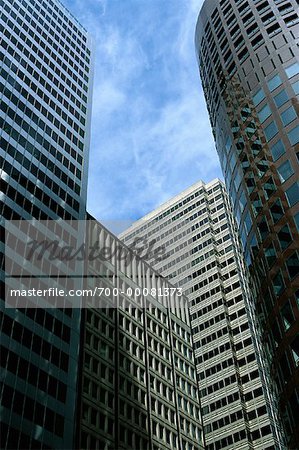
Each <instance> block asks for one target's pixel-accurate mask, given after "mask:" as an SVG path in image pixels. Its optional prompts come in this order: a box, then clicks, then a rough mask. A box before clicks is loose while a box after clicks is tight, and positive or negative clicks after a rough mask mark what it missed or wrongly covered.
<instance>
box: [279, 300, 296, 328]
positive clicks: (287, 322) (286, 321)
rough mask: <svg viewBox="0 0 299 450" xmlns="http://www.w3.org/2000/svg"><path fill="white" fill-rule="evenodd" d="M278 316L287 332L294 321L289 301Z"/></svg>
mask: <svg viewBox="0 0 299 450" xmlns="http://www.w3.org/2000/svg"><path fill="white" fill-rule="evenodd" d="M280 314H281V319H282V323H283V326H284V329H285V331H287V330H288V329H289V328H290V327H291V325H292V323H293V322H294V321H295V318H294V314H293V310H292V306H291V303H290V301H289V300H288V301H287V302H286V303H285V304H284V305H283V307H282V308H281V311H280Z"/></svg>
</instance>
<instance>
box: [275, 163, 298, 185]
mask: <svg viewBox="0 0 299 450" xmlns="http://www.w3.org/2000/svg"><path fill="white" fill-rule="evenodd" d="M277 171H278V174H279V177H280V180H281V182H282V183H284V182H285V181H286V180H288V179H289V178H290V177H291V176H292V175H293V173H294V170H293V167H292V165H291V163H290V161H288V160H287V161H286V162H284V163H283V164H281V166H279V167H278V168H277Z"/></svg>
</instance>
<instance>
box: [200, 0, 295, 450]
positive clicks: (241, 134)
mask: <svg viewBox="0 0 299 450" xmlns="http://www.w3.org/2000/svg"><path fill="white" fill-rule="evenodd" d="M298 23H299V17H298V2H296V1H295V0H288V1H284V0H268V1H267V0H264V1H263V0H262V1H261V0H259V1H254V0H253V1H250V2H249V1H246V0H244V1H242V0H241V1H240V0H239V1H237V0H236V1H232V0H221V1H215V0H206V1H205V3H204V5H203V7H202V10H201V12H200V15H199V18H198V23H197V27H196V38H195V42H196V51H197V55H198V62H199V68H200V76H201V80H202V85H203V89H204V93H205V98H206V102H207V107H208V111H209V115H210V121H211V125H212V129H213V134H214V138H215V142H216V147H217V151H218V154H219V158H220V162H221V165H222V169H223V173H224V177H225V182H226V185H227V189H228V192H229V194H230V197H231V200H232V203H233V208H234V213H235V216H236V218H237V220H238V223H239V229H240V234H241V240H242V243H243V248H244V252H245V257H246V261H247V264H248V267H249V269H250V272H251V275H252V291H253V292H254V296H255V308H256V313H257V315H258V317H259V321H260V324H261V328H262V330H263V345H264V348H265V349H266V353H267V356H268V361H269V365H270V375H271V379H272V380H273V389H274V390H275V392H276V396H277V398H278V401H279V409H280V413H281V419H282V421H283V423H284V427H285V431H286V436H287V440H288V442H289V444H288V445H289V448H292V449H295V448H297V445H298V442H299V435H298V424H299V416H298V412H299V397H298V395H299V373H298V370H299V369H298V365H299V336H298V332H299V320H298V319H299V307H298V302H299V300H298V297H299V290H298V288H299V279H298V272H299V235H298V231H299V181H298V175H299V168H298V154H299V153H298V151H299V119H298V114H299V103H298V83H299V62H298Z"/></svg>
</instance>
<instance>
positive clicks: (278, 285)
mask: <svg viewBox="0 0 299 450" xmlns="http://www.w3.org/2000/svg"><path fill="white" fill-rule="evenodd" d="M284 287H285V286H284V281H283V278H282V275H281V271H279V272H278V273H277V275H276V277H275V278H274V279H273V289H274V292H275V295H277V296H279V295H280V294H281V293H282V292H283V290H284Z"/></svg>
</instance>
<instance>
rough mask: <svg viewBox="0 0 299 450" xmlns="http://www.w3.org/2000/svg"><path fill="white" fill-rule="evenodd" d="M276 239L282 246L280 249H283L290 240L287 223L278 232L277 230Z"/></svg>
mask: <svg viewBox="0 0 299 450" xmlns="http://www.w3.org/2000/svg"><path fill="white" fill-rule="evenodd" d="M278 240H279V243H280V246H281V248H282V250H284V249H285V248H287V247H288V246H289V245H290V244H291V242H292V240H293V239H292V235H291V232H290V229H289V227H288V225H285V226H284V227H283V228H282V229H281V230H280V231H279V232H278Z"/></svg>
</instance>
